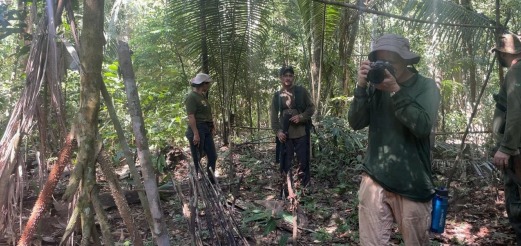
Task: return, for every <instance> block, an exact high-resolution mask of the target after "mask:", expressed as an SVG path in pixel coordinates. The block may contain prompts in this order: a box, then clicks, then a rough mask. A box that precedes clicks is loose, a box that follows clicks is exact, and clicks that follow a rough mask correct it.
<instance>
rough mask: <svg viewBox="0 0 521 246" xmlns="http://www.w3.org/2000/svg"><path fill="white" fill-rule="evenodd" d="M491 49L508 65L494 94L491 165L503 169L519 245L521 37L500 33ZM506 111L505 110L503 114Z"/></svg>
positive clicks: (511, 215) (520, 214)
mask: <svg viewBox="0 0 521 246" xmlns="http://www.w3.org/2000/svg"><path fill="white" fill-rule="evenodd" d="M491 51H492V52H495V54H496V58H497V59H498V61H499V64H500V65H501V67H506V68H508V72H507V73H506V75H505V80H504V82H503V83H502V84H501V85H500V89H499V93H498V94H496V95H494V99H495V101H496V109H495V111H494V121H493V127H492V128H493V132H494V136H495V138H496V143H497V151H496V152H495V154H494V160H493V161H494V164H495V165H496V166H497V167H498V168H499V169H501V170H502V171H504V176H503V177H504V178H503V179H504V184H505V205H506V211H507V215H508V220H509V221H510V225H511V226H512V228H513V229H514V232H515V233H516V240H517V245H521V195H520V189H519V187H520V186H521V156H520V153H519V152H520V148H521V62H520V61H521V40H520V38H519V36H517V35H515V34H504V35H502V36H501V40H500V42H499V43H498V45H497V46H496V47H494V48H492V50H491ZM507 112H508V113H507Z"/></svg>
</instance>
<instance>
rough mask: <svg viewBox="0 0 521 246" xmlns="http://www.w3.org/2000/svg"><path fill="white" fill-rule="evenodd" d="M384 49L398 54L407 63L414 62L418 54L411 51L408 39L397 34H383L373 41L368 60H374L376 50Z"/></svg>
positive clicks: (418, 59) (416, 60)
mask: <svg viewBox="0 0 521 246" xmlns="http://www.w3.org/2000/svg"><path fill="white" fill-rule="evenodd" d="M378 50H386V51H392V52H394V53H396V54H398V55H399V56H400V57H401V58H402V59H404V60H405V61H406V63H407V64H416V63H418V62H419V61H420V56H419V55H417V54H415V53H414V52H412V51H411V46H410V44H409V40H408V39H406V38H404V37H402V36H400V35H397V34H384V35H383V36H381V37H379V38H378V39H376V40H375V42H374V43H373V47H372V49H371V53H369V60H370V61H373V62H374V61H376V51H378Z"/></svg>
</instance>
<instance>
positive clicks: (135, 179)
mask: <svg viewBox="0 0 521 246" xmlns="http://www.w3.org/2000/svg"><path fill="white" fill-rule="evenodd" d="M101 94H102V95H103V98H104V99H105V100H104V101H105V106H107V111H108V112H109V115H110V119H111V120H112V123H113V124H114V129H116V133H117V134H118V140H119V145H120V147H121V149H122V150H123V153H124V155H125V160H126V161H125V163H126V164H127V165H128V167H129V169H130V173H131V174H132V184H133V185H134V186H135V187H136V190H138V196H139V200H140V201H141V206H142V207H143V212H144V213H145V218H146V219H147V222H148V226H149V227H150V230H151V231H152V230H153V227H152V225H153V224H154V221H153V220H152V215H151V214H150V205H149V204H148V200H147V195H146V194H145V192H144V190H145V188H144V187H143V184H142V183H141V175H140V174H139V171H138V170H137V168H136V163H135V162H134V158H133V156H132V151H131V150H130V147H129V146H128V143H127V139H126V137H125V133H124V132H123V128H122V127H121V123H120V122H119V119H118V117H117V115H116V110H115V109H114V105H113V104H112V99H111V97H110V95H109V92H108V91H107V88H106V87H105V83H102V84H101Z"/></svg>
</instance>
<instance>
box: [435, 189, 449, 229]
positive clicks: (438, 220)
mask: <svg viewBox="0 0 521 246" xmlns="http://www.w3.org/2000/svg"><path fill="white" fill-rule="evenodd" d="M435 191H436V194H435V195H434V198H433V199H432V221H431V231H432V232H435V233H443V231H444V230H445V218H446V217H447V208H448V207H449V191H448V190H447V189H445V188H444V187H442V188H440V189H435Z"/></svg>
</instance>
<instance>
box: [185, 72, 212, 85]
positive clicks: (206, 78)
mask: <svg viewBox="0 0 521 246" xmlns="http://www.w3.org/2000/svg"><path fill="white" fill-rule="evenodd" d="M190 82H191V83H192V84H196V85H199V84H201V83H203V82H212V78H210V75H208V74H205V73H198V74H197V75H196V76H195V77H194V78H193V79H192V80H190Z"/></svg>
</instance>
